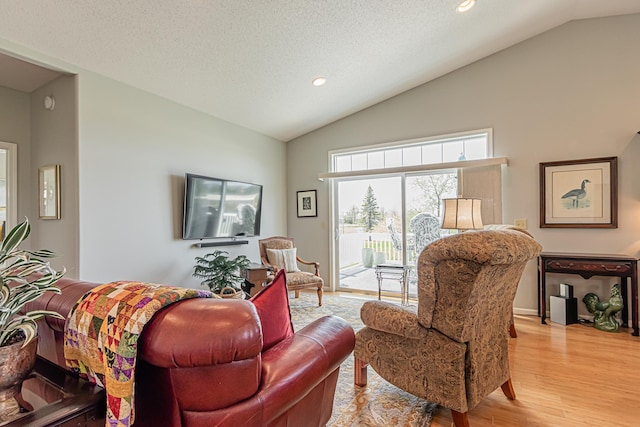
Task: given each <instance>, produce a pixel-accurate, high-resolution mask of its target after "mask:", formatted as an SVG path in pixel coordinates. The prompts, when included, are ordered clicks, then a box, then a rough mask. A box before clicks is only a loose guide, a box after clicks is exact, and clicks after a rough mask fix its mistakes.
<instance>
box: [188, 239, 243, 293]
mask: <svg viewBox="0 0 640 427" xmlns="http://www.w3.org/2000/svg"><path fill="white" fill-rule="evenodd" d="M249 264H251V261H249V259H248V258H247V257H246V256H244V255H238V256H237V257H235V258H229V253H228V252H227V251H220V250H216V251H213V252H212V253H210V254H206V255H205V256H204V257H196V265H195V267H194V270H193V276H194V277H199V278H201V279H204V280H203V281H202V282H200V283H201V284H202V285H204V286H207V287H208V288H209V289H210V290H211V291H212V292H213V293H215V294H218V295H220V296H221V297H223V298H242V295H243V292H242V290H241V288H240V283H242V282H243V281H244V279H243V278H242V276H240V270H242V269H244V268H247V267H248V266H249Z"/></svg>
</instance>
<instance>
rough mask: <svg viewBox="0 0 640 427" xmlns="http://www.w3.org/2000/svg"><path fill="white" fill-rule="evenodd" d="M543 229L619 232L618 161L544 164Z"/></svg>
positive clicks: (541, 192)
mask: <svg viewBox="0 0 640 427" xmlns="http://www.w3.org/2000/svg"><path fill="white" fill-rule="evenodd" d="M540 227H541V228H617V227H618V158H617V157H602V158H597V159H582V160H571V161H559V162H546V163H540Z"/></svg>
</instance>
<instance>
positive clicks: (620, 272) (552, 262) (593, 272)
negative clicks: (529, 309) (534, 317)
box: [538, 252, 639, 337]
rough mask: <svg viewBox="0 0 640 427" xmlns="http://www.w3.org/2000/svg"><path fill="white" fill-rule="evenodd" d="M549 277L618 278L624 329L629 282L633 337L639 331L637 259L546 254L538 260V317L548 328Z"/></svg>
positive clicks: (622, 256) (627, 321)
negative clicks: (569, 275) (565, 275)
mask: <svg viewBox="0 0 640 427" xmlns="http://www.w3.org/2000/svg"><path fill="white" fill-rule="evenodd" d="M547 273H562V274H578V275H580V276H582V277H583V278H584V279H589V278H591V277H592V276H615V277H619V278H620V282H621V283H620V285H621V286H620V287H621V291H622V301H623V303H624V306H623V308H622V322H623V323H622V326H623V327H628V323H629V302H628V296H627V289H628V288H627V285H628V282H629V283H630V284H631V321H632V322H631V323H632V324H631V327H632V329H633V332H632V335H633V336H636V337H637V336H639V333H638V332H639V331H638V328H639V327H638V259H637V258H635V257H631V256H628V255H610V254H600V255H599V254H574V253H559V252H558V253H551V252H543V253H541V254H540V256H539V257H538V316H540V318H541V322H542V323H543V324H546V322H545V319H546V318H547V306H546V304H547V295H546V275H547Z"/></svg>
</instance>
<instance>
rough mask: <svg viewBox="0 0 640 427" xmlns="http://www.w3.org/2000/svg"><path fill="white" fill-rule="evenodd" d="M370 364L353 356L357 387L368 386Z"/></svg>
mask: <svg viewBox="0 0 640 427" xmlns="http://www.w3.org/2000/svg"><path fill="white" fill-rule="evenodd" d="M368 365H369V364H368V363H367V362H365V361H364V360H361V359H358V358H357V357H355V356H353V383H354V384H355V385H357V386H360V387H364V386H366V385H367V366H368Z"/></svg>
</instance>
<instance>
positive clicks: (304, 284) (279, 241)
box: [258, 236, 324, 306]
mask: <svg viewBox="0 0 640 427" xmlns="http://www.w3.org/2000/svg"><path fill="white" fill-rule="evenodd" d="M258 246H259V247H260V259H261V260H262V264H264V265H265V266H267V267H269V268H270V269H271V271H270V272H269V275H268V276H267V283H269V282H271V280H273V277H274V276H275V273H276V272H277V271H278V270H280V269H282V268H284V267H285V266H284V265H274V263H273V260H269V257H268V254H267V249H293V248H295V244H294V242H293V239H292V238H290V237H282V236H275V237H269V238H267V239H261V240H258ZM296 261H297V262H299V263H300V264H303V265H306V266H313V268H314V272H313V273H310V272H307V271H287V272H286V276H287V289H289V290H290V291H295V297H296V298H298V297H299V296H300V289H309V288H316V289H317V291H316V292H317V293H318V306H321V305H322V287H323V286H324V281H323V280H322V277H320V263H318V262H315V261H305V260H303V259H302V258H300V257H299V256H298V255H297V254H296Z"/></svg>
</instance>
